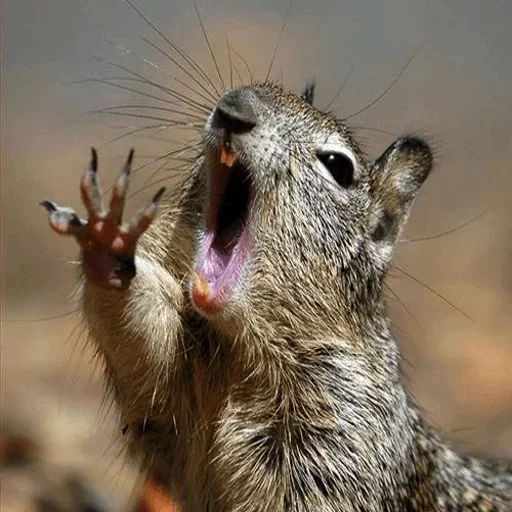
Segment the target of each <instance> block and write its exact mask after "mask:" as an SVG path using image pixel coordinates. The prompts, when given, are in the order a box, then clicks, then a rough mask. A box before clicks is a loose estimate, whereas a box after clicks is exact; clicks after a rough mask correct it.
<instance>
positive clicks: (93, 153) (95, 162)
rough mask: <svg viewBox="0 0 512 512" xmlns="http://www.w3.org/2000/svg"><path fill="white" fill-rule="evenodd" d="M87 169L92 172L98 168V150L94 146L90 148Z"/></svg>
mask: <svg viewBox="0 0 512 512" xmlns="http://www.w3.org/2000/svg"><path fill="white" fill-rule="evenodd" d="M89 169H90V170H91V172H94V173H95V172H96V171H97V170H98V152H97V151H96V149H94V148H91V163H90V164H89Z"/></svg>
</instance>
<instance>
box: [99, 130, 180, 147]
mask: <svg viewBox="0 0 512 512" xmlns="http://www.w3.org/2000/svg"><path fill="white" fill-rule="evenodd" d="M176 127H180V128H182V127H183V126H181V125H179V124H176V125H161V124H155V125H150V126H142V127H137V128H135V129H132V130H130V131H129V132H126V133H123V134H122V135H119V136H117V137H114V138H113V139H110V140H108V141H107V142H106V143H104V144H102V145H100V146H99V147H100V148H102V147H105V146H107V145H109V144H113V143H114V142H117V141H119V140H122V139H124V138H126V137H130V136H131V135H136V134H137V133H141V132H143V131H150V130H168V129H171V128H176Z"/></svg>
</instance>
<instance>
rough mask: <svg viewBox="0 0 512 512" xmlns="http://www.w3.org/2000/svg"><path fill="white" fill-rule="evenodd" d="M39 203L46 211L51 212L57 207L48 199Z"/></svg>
mask: <svg viewBox="0 0 512 512" xmlns="http://www.w3.org/2000/svg"><path fill="white" fill-rule="evenodd" d="M39 205H40V206H42V207H43V208H44V209H45V210H46V211H47V212H48V213H52V212H54V211H55V210H56V209H57V205H56V204H55V203H54V202H53V201H50V200H48V199H45V200H44V201H41V202H40V203H39Z"/></svg>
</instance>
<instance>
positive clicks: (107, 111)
mask: <svg viewBox="0 0 512 512" xmlns="http://www.w3.org/2000/svg"><path fill="white" fill-rule="evenodd" d="M117 109H140V110H159V111H162V112H170V113H172V114H178V115H182V116H185V117H188V118H190V119H197V120H198V121H203V122H205V121H206V119H205V118H204V117H202V116H198V115H195V114H190V113H189V112H186V111H183V110H179V109H175V108H166V107H153V106H151V105H115V106H113V107H105V108H100V109H96V110H91V111H90V112H91V113H105V114H115V113H117V112H116V110H117Z"/></svg>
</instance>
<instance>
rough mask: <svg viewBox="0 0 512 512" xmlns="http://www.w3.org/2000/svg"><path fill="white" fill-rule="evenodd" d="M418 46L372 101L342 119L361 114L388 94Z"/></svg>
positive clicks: (416, 51) (407, 65) (414, 54)
mask: <svg viewBox="0 0 512 512" xmlns="http://www.w3.org/2000/svg"><path fill="white" fill-rule="evenodd" d="M418 51H419V48H418V49H416V50H415V51H414V52H412V54H411V56H410V57H409V58H408V59H407V62H406V63H405V65H404V66H403V67H402V69H401V70H400V72H399V73H398V75H397V76H396V77H395V78H394V79H393V81H392V82H391V83H390V84H389V85H388V86H387V87H386V88H385V89H384V91H382V92H381V93H380V94H379V95H378V96H377V97H376V98H374V99H373V100H372V101H370V102H369V103H367V104H366V105H365V106H364V107H362V108H360V109H359V110H356V111H355V112H352V114H349V115H348V116H345V117H343V120H344V121H346V120H347V119H350V118H352V117H355V116H357V115H359V114H362V113H363V112H365V111H366V110H368V109H370V108H372V107H373V106H374V105H376V104H377V103H378V102H379V101H380V100H381V99H382V98H384V96H386V94H388V92H389V91H391V89H392V88H393V87H394V86H395V84H396V83H397V82H398V80H400V78H401V76H402V75H403V74H404V73H405V70H406V69H407V68H408V67H409V64H410V63H411V62H412V59H413V58H414V57H415V56H416V54H417V53H418Z"/></svg>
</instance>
